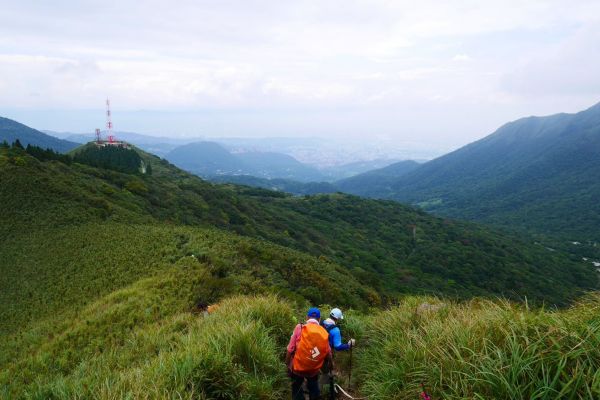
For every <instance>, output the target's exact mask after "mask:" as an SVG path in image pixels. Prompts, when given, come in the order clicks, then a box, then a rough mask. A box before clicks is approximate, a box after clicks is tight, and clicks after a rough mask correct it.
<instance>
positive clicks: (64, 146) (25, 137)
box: [0, 117, 79, 153]
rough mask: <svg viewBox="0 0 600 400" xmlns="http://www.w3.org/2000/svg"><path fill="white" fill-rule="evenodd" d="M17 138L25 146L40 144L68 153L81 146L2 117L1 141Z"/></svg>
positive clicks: (0, 124) (0, 121) (11, 140)
mask: <svg viewBox="0 0 600 400" xmlns="http://www.w3.org/2000/svg"><path fill="white" fill-rule="evenodd" d="M17 139H19V141H20V142H21V144H22V145H23V146H27V145H28V144H31V145H32V146H38V147H41V148H43V149H46V148H49V149H52V150H55V151H58V152H60V153H66V152H67V151H69V150H71V149H74V148H75V147H77V146H79V144H78V143H74V142H69V141H68V140H62V139H57V138H55V137H53V136H50V135H46V134H45V133H42V132H40V131H37V130H35V129H32V128H30V127H28V126H25V125H23V124H21V123H19V122H16V121H13V120H11V119H8V118H2V117H0V143H1V142H3V141H6V142H8V143H12V142H14V141H15V140H17Z"/></svg>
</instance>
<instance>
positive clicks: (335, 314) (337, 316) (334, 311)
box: [329, 308, 344, 319]
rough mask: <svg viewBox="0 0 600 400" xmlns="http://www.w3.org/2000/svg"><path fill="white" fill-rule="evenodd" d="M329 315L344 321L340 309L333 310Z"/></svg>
mask: <svg viewBox="0 0 600 400" xmlns="http://www.w3.org/2000/svg"><path fill="white" fill-rule="evenodd" d="M329 315H331V316H332V317H333V318H335V319H344V315H343V314H342V310H340V309H339V308H334V309H333V310H331V313H330V314H329Z"/></svg>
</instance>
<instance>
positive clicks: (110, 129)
mask: <svg viewBox="0 0 600 400" xmlns="http://www.w3.org/2000/svg"><path fill="white" fill-rule="evenodd" d="M106 134H107V135H108V143H113V142H114V141H115V136H114V135H113V123H112V117H111V115H110V100H109V99H106Z"/></svg>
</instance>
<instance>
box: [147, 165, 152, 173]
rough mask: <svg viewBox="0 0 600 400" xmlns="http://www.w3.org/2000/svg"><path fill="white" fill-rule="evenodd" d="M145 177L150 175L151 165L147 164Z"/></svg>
mask: <svg viewBox="0 0 600 400" xmlns="http://www.w3.org/2000/svg"><path fill="white" fill-rule="evenodd" d="M146 175H152V164H150V163H148V166H147V167H146Z"/></svg>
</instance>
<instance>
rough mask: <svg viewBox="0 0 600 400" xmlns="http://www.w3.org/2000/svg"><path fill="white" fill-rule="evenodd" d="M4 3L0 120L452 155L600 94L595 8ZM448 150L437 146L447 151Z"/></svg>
mask: <svg viewBox="0 0 600 400" xmlns="http://www.w3.org/2000/svg"><path fill="white" fill-rule="evenodd" d="M521 3H522V2H517V1H504V2H494V3H492V2H486V3H485V4H483V5H481V4H479V3H478V2H473V1H455V2H452V3H451V4H439V3H438V2H434V1H424V2H420V3H419V4H418V5H417V4H413V3H412V2H386V1H375V2H373V1H369V2H366V1H355V2H342V1H330V2H326V3H318V4H317V3H314V2H310V1H299V2H294V3H289V4H284V3H281V2H277V3H275V2H266V1H247V2H236V1H226V2H219V3H212V2H204V1H200V2H192V1H189V2H188V1H185V2H180V3H178V4H177V6H176V7H174V6H172V5H168V4H165V3H161V2H149V3H144V4H143V5H141V4H138V3H135V2H128V1H126V2H119V3H118V4H117V3H114V4H111V3H105V2H104V3H99V2H92V1H84V2H69V1H57V2H53V3H51V4H50V3H48V4H40V3H39V2H33V1H22V2H19V3H8V4H3V13H2V14H1V15H0V61H1V62H0V115H2V116H6V117H9V118H14V119H16V120H18V121H19V122H22V123H25V124H27V125H29V126H31V127H33V128H36V129H40V130H53V131H68V132H77V133H81V132H93V130H94V129H95V128H103V127H104V122H105V121H104V100H105V98H106V97H110V98H111V102H112V106H113V107H112V108H113V121H114V126H115V129H116V130H117V131H130V132H137V133H142V134H146V135H153V136H168V137H203V138H217V137H299V138H303V137H304V138H307V137H319V138H326V139H332V140H351V141H356V142H365V143H367V142H373V141H380V142H383V143H397V144H402V143H419V144H423V145H425V146H430V147H431V148H438V149H445V150H443V151H448V150H451V149H454V148H457V147H459V146H462V145H464V144H467V143H469V142H472V141H474V140H477V139H479V138H482V137H484V136H486V135H488V134H490V133H491V132H493V131H494V130H495V129H496V128H498V127H499V126H500V125H502V124H504V123H506V122H508V121H511V120H514V119H518V118H521V117H526V116H530V115H548V114H554V113H558V112H576V111H579V110H582V109H585V108H588V107H590V106H592V105H593V104H595V103H597V102H598V101H600V74H598V73H597V71H599V70H600V46H598V45H597V44H598V43H599V42H600V23H599V22H600V3H598V2H595V1H579V2H576V3H572V2H566V1H534V2H527V4H521ZM440 151H442V150H440Z"/></svg>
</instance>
